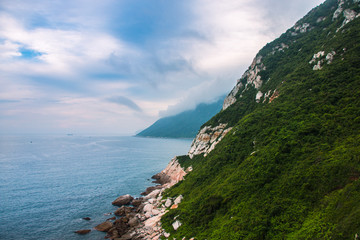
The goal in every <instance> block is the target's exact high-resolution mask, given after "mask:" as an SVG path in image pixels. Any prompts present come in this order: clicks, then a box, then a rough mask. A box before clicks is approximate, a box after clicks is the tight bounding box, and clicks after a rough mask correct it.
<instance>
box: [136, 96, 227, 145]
mask: <svg viewBox="0 0 360 240" xmlns="http://www.w3.org/2000/svg"><path fill="white" fill-rule="evenodd" d="M224 98H225V96H223V97H221V98H219V99H218V100H217V101H216V102H214V103H209V104H205V103H202V104H199V105H198V106H197V107H196V108H195V109H194V110H189V111H185V112H182V113H179V114H177V115H175V116H170V117H165V118H161V119H159V120H157V121H156V122H155V123H154V124H153V125H151V126H150V127H148V128H146V129H145V130H143V131H141V132H140V133H138V134H137V136H140V137H164V138H194V137H195V136H196V133H197V132H198V130H199V128H200V126H201V125H202V124H204V123H205V122H206V121H207V120H208V119H209V118H211V117H212V116H214V115H215V114H216V113H218V112H219V111H220V109H221V108H222V103H223V101H224Z"/></svg>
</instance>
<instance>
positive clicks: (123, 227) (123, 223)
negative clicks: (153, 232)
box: [114, 217, 130, 236]
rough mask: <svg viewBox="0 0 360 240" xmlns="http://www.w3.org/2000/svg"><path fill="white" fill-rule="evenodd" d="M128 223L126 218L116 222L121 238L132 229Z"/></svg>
mask: <svg viewBox="0 0 360 240" xmlns="http://www.w3.org/2000/svg"><path fill="white" fill-rule="evenodd" d="M128 222H129V219H128V218H126V217H122V218H119V219H117V220H116V221H115V222H114V226H115V228H116V230H117V232H118V234H119V235H120V236H122V235H124V234H125V233H126V232H127V231H128V230H129V229H130V226H129V224H128Z"/></svg>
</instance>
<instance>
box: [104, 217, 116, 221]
mask: <svg viewBox="0 0 360 240" xmlns="http://www.w3.org/2000/svg"><path fill="white" fill-rule="evenodd" d="M113 220H116V217H111V218H108V219H106V221H113Z"/></svg>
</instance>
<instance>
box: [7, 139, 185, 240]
mask: <svg viewBox="0 0 360 240" xmlns="http://www.w3.org/2000/svg"><path fill="white" fill-rule="evenodd" d="M190 144H191V140H189V139H152V138H137V137H99V136H96V137H90V136H76V135H75V136H1V137H0V196H1V201H0V239H19V238H20V239H103V238H104V233H101V232H98V231H94V230H93V231H92V232H91V233H89V234H87V235H77V234H75V233H74V231H76V230H79V229H93V228H94V227H95V226H96V225H97V224H99V223H101V222H103V221H105V220H106V219H108V218H110V217H112V216H113V215H105V214H106V213H112V212H114V210H116V209H117V207H115V206H112V205H111V202H112V201H113V200H114V199H115V198H116V197H118V196H120V195H123V194H131V195H132V196H134V197H139V196H140V193H141V192H142V191H143V190H144V189H146V188H147V187H149V186H152V185H153V183H152V182H151V181H152V180H151V179H150V177H151V176H152V175H154V174H156V173H158V172H160V171H161V170H163V169H164V168H165V166H166V165H167V164H168V163H169V162H170V160H171V159H172V158H173V157H174V156H176V155H183V154H186V152H187V151H188V149H189V147H190ZM84 217H90V218H91V220H90V221H86V220H83V219H82V218H84Z"/></svg>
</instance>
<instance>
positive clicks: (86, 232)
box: [75, 229, 91, 235]
mask: <svg viewBox="0 0 360 240" xmlns="http://www.w3.org/2000/svg"><path fill="white" fill-rule="evenodd" d="M89 232H91V230H90V229H82V230H78V231H75V233H77V234H80V235H84V234H88V233H89Z"/></svg>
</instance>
